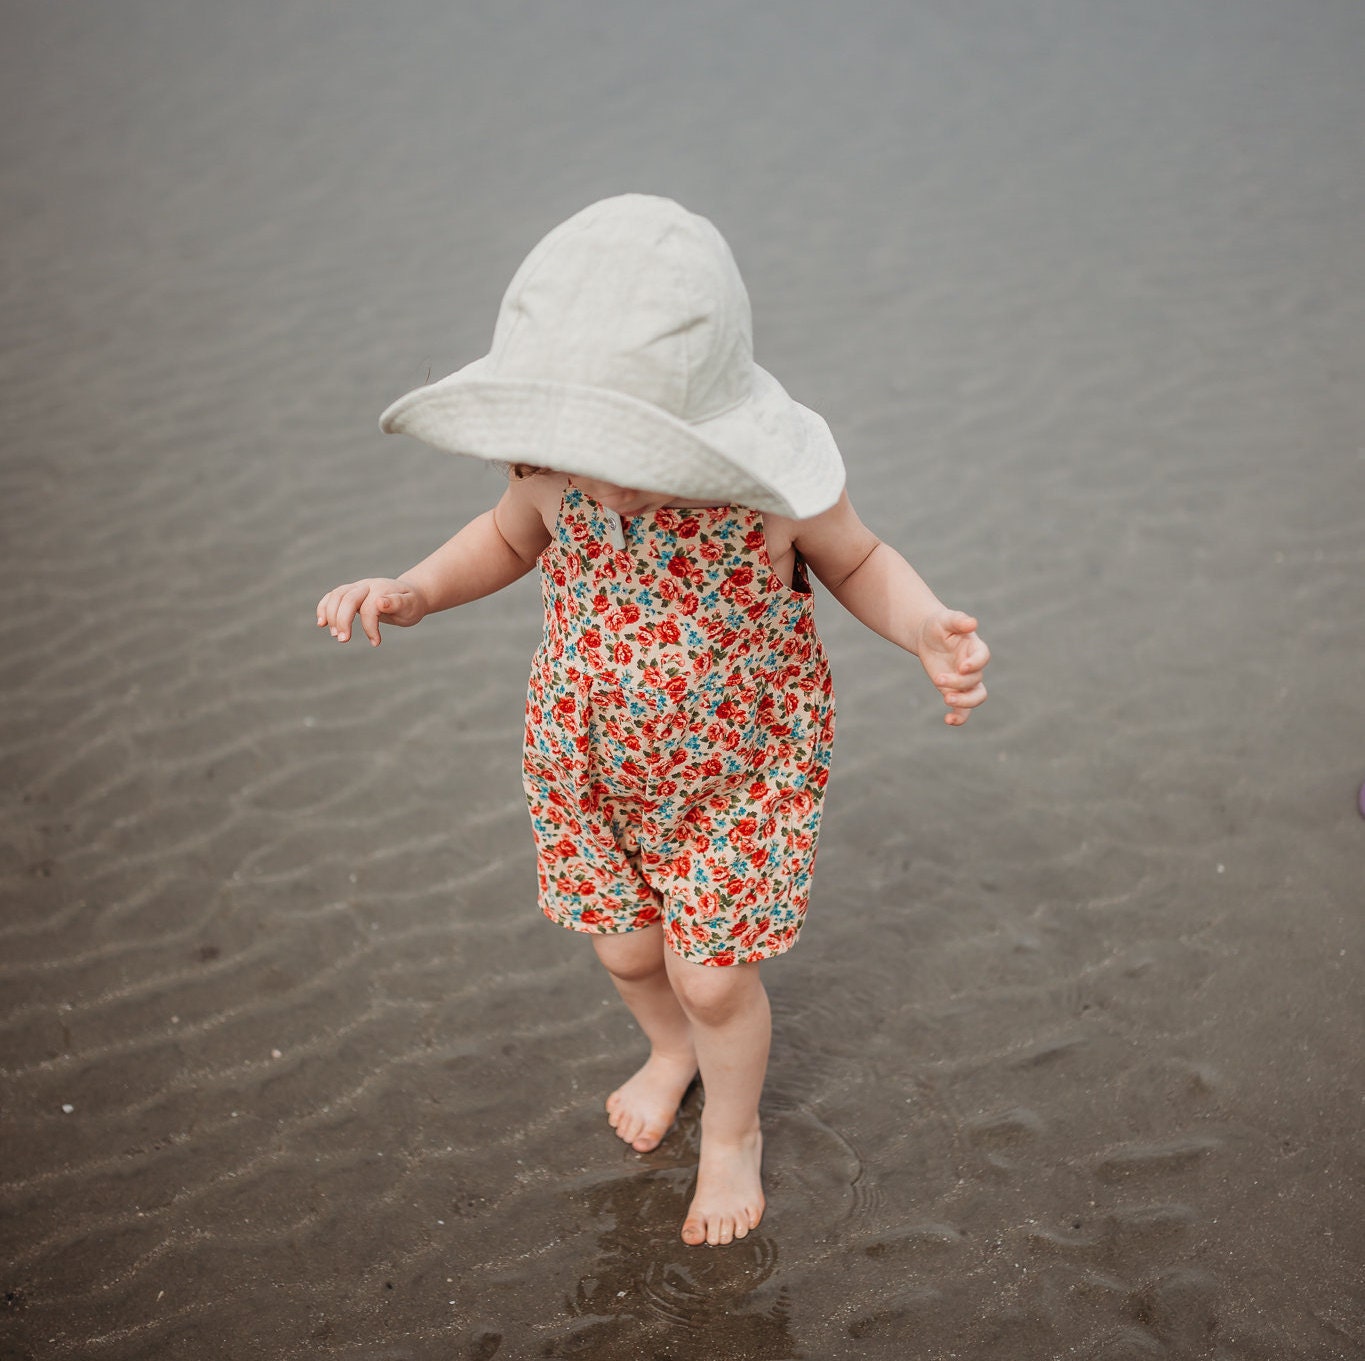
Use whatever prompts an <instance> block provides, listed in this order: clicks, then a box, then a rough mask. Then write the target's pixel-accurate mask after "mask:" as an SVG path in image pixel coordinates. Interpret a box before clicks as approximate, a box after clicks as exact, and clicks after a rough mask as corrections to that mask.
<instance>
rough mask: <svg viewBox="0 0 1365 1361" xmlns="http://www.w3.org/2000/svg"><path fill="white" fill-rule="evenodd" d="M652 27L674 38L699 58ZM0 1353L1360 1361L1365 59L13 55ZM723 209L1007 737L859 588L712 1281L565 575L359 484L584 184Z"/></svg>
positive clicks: (1022, 53)
mask: <svg viewBox="0 0 1365 1361" xmlns="http://www.w3.org/2000/svg"><path fill="white" fill-rule="evenodd" d="M656 11H657V12H656ZM6 30H7V42H6V43H5V44H4V45H3V50H2V51H0V90H3V91H4V93H3V96H0V98H3V101H4V116H3V118H0V158H2V159H0V174H2V175H3V193H2V194H0V205H3V206H2V207H0V214H3V221H4V234H5V250H4V266H3V268H4V279H5V283H4V317H5V326H4V342H5V348H4V352H3V357H2V358H0V409H3V412H4V432H3V441H4V443H3V461H2V467H0V476H2V477H3V483H2V486H3V497H0V516H2V517H3V520H2V521H0V523H2V524H3V554H4V563H5V573H4V580H5V582H6V584H7V586H8V591H7V597H8V599H7V608H6V609H5V610H4V612H3V616H0V642H2V643H3V646H2V647H0V675H3V685H4V695H5V704H4V708H3V717H0V725H2V726H0V761H2V762H3V769H4V772H5V778H4V803H3V813H2V814H0V857H2V858H0V891H2V892H3V916H2V917H0V1074H2V1077H3V1081H2V1084H0V1091H2V1092H3V1098H2V1099H3V1106H2V1107H0V1138H2V1140H3V1143H2V1144H0V1147H3V1154H4V1155H3V1187H2V1188H0V1215H2V1216H3V1218H2V1219H0V1233H2V1234H3V1235H4V1251H3V1255H2V1260H3V1262H4V1281H3V1285H4V1291H5V1301H4V1310H3V1312H0V1338H2V1339H3V1341H0V1356H3V1357H4V1358H6V1361H10V1359H11V1358H13V1359H15V1361H17V1358H30V1357H31V1358H47V1357H80V1358H83V1361H85V1359H89V1361H115V1359H116V1358H117V1359H120V1361H122V1359H124V1358H129V1359H131V1358H161V1357H167V1358H170V1357H176V1358H179V1357H196V1358H206V1359H211V1358H218V1357H224V1358H229V1357H230V1358H239V1357H247V1356H251V1357H269V1358H305V1357H306V1358H315V1357H324V1358H346V1361H352V1359H354V1361H360V1359H361V1358H364V1359H365V1361H379V1359H380V1358H384V1359H385V1361H400V1359H403V1361H427V1359H428V1358H431V1359H432V1361H435V1359H436V1358H441V1361H449V1359H451V1358H457V1359H463V1358H480V1359H482V1361H486V1359H487V1358H491V1357H498V1358H509V1359H510V1358H537V1357H553V1358H558V1357H589V1358H594V1361H618V1359H620V1361H627V1359H629V1361H639V1358H658V1359H659V1361H662V1359H663V1358H669V1359H670V1361H692V1359H693V1358H702V1357H723V1358H727V1361H728V1359H733V1361H742V1359H744V1358H751V1359H753V1361H758V1359H759V1358H762V1359H764V1361H785V1359H786V1358H807V1359H809V1361H827V1359H829V1358H888V1359H890V1358H895V1359H896V1361H900V1358H905V1357H921V1356H922V1357H935V1358H936V1357H957V1358H963V1359H966V1358H973V1359H975V1358H981V1359H982V1361H985V1359H986V1358H990V1359H991V1361H996V1359H997V1358H1004V1357H1007V1358H1010V1359H1011V1361H1029V1359H1030V1358H1035V1357H1037V1358H1043V1357H1083V1358H1097V1359H1102V1361H1119V1359H1120V1358H1146V1357H1211V1358H1218V1361H1272V1358H1285V1357H1296V1358H1297V1357H1309V1358H1347V1357H1360V1356H1365V1284H1362V1281H1363V1280H1365V1227H1362V1215H1363V1214H1365V1153H1363V1152H1362V1147H1363V1145H1362V1142H1361V1121H1362V1099H1363V1098H1365V1080H1363V1074H1362V1060H1361V1055H1362V1053H1365V1003H1362V1000H1361V999H1362V995H1363V994H1362V983H1363V982H1365V970H1363V969H1362V964H1363V963H1365V910H1363V909H1365V890H1363V889H1362V885H1365V821H1362V819H1361V817H1360V815H1359V813H1358V812H1357V810H1356V790H1357V787H1358V785H1359V783H1360V781H1361V780H1362V779H1365V705H1363V704H1362V673H1363V667H1362V663H1363V662H1365V656H1363V655H1362V653H1363V650H1365V649H1363V647H1362V639H1365V591H1362V578H1363V577H1365V386H1363V385H1362V383H1361V373H1362V371H1363V370H1365V288H1362V285H1365V236H1362V233H1361V222H1362V221H1363V220H1365V212H1363V211H1362V209H1365V203H1362V199H1365V174H1363V173H1362V172H1365V152H1362V142H1361V139H1360V129H1361V127H1362V126H1365V83H1362V81H1361V79H1360V62H1359V56H1360V53H1361V51H1362V44H1365V10H1362V9H1361V8H1360V7H1359V6H1358V5H1355V4H1353V3H1348V2H1347V0H1324V3H1322V4H1319V5H1315V6H1312V7H1309V8H1305V7H1303V6H1298V5H1293V4H1289V3H1287V0H1285V2H1283V3H1272V2H1271V0H1246V3H1240V4H1236V5H1234V4H1231V3H1211V4H1206V5H1200V6H1191V5H1188V4H1185V3H1181V2H1180V0H1152V3H1144V4H1142V5H1136V4H1133V5H1117V4H1113V5H1093V4H1084V3H1081V0H1052V2H1050V3H1044V4H1038V5H1033V6H1027V7H1025V6H1017V5H1012V4H1005V3H1003V0H982V3H975V4H967V5H959V6H952V7H939V6H929V5H924V6H913V7H912V6H904V7H892V6H881V5H873V4H870V3H862V0H857V2H856V3H853V4H850V5H842V6H838V7H834V6H825V5H819V4H815V3H807V0H800V3H792V4H789V5H785V6H781V7H777V6H764V5H751V6H744V7H736V6H730V5H723V4H720V3H711V2H710V0H705V2H703V3H699V4H695V5H689V6H685V7H669V8H668V9H667V10H666V12H665V7H662V6H648V7H647V6H641V5H638V4H627V3H625V2H624V0H607V2H605V3H598V4H593V5H584V6H569V5H519V6H511V5H494V4H492V3H480V4H476V5H462V6H445V5H436V4H431V3H426V4H414V5H411V6H407V5H404V6H399V7H398V8H397V9H391V10H385V11H384V12H383V14H382V15H381V12H380V10H379V9H378V8H376V7H373V6H369V7H364V6H360V5H358V4H352V3H340V4H324V3H322V0H297V2H289V0H287V2H286V3H283V4H272V5H266V4H263V3H251V4H246V5H242V4H233V5H224V6H216V7H209V6H193V7H185V6H177V5H172V4H170V3H169V0H166V2H165V3H146V2H145V0H129V3H126V4H121V5H118V6H103V5H97V4H94V3H91V2H90V0H78V2H77V3H71V4H64V5H61V6H51V5H49V6H39V5H36V4H32V5H19V6H11V7H10V10H9V12H8V16H7V21H6ZM625 189H644V190H649V191H655V192H665V193H669V194H671V195H673V196H675V197H677V198H679V199H681V200H682V201H683V202H684V203H686V204H688V205H689V206H690V207H693V208H695V209H697V210H698V211H701V212H704V213H706V214H708V215H709V216H711V217H712V218H713V219H714V220H715V221H716V222H717V223H718V225H719V226H720V227H721V229H722V230H723V231H724V232H725V233H726V235H727V236H728V237H729V239H730V241H731V242H732V244H733V246H734V249H735V253H736V255H737V257H738V259H739V262H740V265H741V268H742V269H743V270H744V272H745V275H746V278H747V280H748V283H749V286H750V291H751V293H752V295H753V300H754V306H755V315H756V318H757V350H758V357H759V359H760V361H761V362H763V363H764V364H765V365H766V366H767V367H769V368H771V369H772V370H773V371H774V372H776V373H777V374H779V375H780V376H781V377H782V379H783V381H784V382H785V383H786V385H787V386H788V388H789V389H790V390H791V391H792V392H793V393H794V394H795V395H796V396H797V397H798V398H799V399H800V400H802V401H804V402H806V403H807V404H809V405H811V406H813V407H815V408H816V409H818V410H820V411H821V412H822V413H824V414H825V415H826V416H827V417H828V419H829V421H830V424H831V426H832V427H833V429H834V430H835V432H836V435H837V436H838V437H839V439H840V442H841V445H842V447H843V450H844V452H845V456H846V459H847V462H848V464H849V468H850V488H851V491H852V494H853V496H854V498H855V501H856V502H857V503H858V504H859V505H860V507H861V508H862V510H863V513H864V516H865V518H867V519H868V520H869V522H870V523H872V524H873V525H874V527H875V528H876V529H877V530H878V531H879V532H880V533H881V534H882V535H883V536H884V537H885V538H887V539H889V540H891V541H892V542H894V543H896V544H897V545H898V546H900V547H901V548H902V549H904V551H905V552H906V553H907V555H908V556H909V557H910V558H911V560H912V561H914V562H915V563H916V565H917V566H918V567H919V568H920V569H921V571H923V572H924V574H925V575H926V576H927V577H928V578H929V580H930V581H931V582H933V583H934V584H935V585H936V587H937V588H938V589H939V591H940V593H941V594H942V595H944V596H945V598H947V599H948V600H949V601H950V602H952V603H955V604H961V605H963V606H965V607H968V608H970V609H972V610H974V611H976V612H978V613H979V615H980V617H981V619H982V621H983V622H982V629H983V633H984V634H985V636H986V637H987V638H988V639H989V641H990V642H991V644H992V646H993V648H994V650H995V656H996V660H995V662H994V664H993V673H994V674H993V677H992V698H991V701H990V703H989V704H988V706H987V707H986V709H985V710H983V711H982V712H981V713H980V714H979V715H977V716H976V717H974V718H973V719H972V721H971V723H970V724H969V725H968V726H967V727H966V728H965V729H964V730H962V731H958V732H954V731H951V730H949V729H947V728H945V727H944V726H943V725H942V724H941V722H940V719H939V712H938V707H937V706H938V701H937V697H936V696H935V695H934V694H933V692H932V691H931V690H930V689H929V687H928V686H927V684H926V683H925V682H923V680H922V679H921V678H920V677H919V676H917V675H916V670H917V668H916V664H915V663H914V662H913V660H912V659H910V658H906V657H903V656H902V654H899V653H897V652H895V651H894V649H892V648H891V647H890V646H889V645H888V644H886V643H884V642H882V641H881V640H880V639H878V638H876V637H874V636H873V635H871V634H869V633H867V632H866V631H865V630H863V629H862V628H861V626H860V625H858V624H857V623H856V622H855V621H853V620H852V619H850V618H848V617H847V616H844V615H842V614H841V612H840V610H839V607H838V605H837V604H836V603H835V602H834V601H832V600H831V599H830V598H829V597H828V596H825V597H823V598H822V599H821V600H820V601H819V615H820V619H821V628H822V632H823V634H824V637H825V640H826V644H827V646H828V648H829V651H830V653H831V656H832V659H833V663H834V668H835V680H836V686H837V689H838V695H839V739H838V749H837V752H836V757H835V770H834V776H833V780H832V783H831V789H830V796H829V804H828V814H827V819H826V823H825V828H824V832H823V837H822V841H821V848H820V859H819V866H818V872H817V880H816V889H815V893H814V896H813V902H812V910H811V916H810V919H809V922H808V925H807V927H806V930H805V932H804V934H803V937H802V940H801V942H800V944H799V945H798V947H797V948H796V950H794V951H793V952H792V954H791V955H790V956H788V957H787V958H785V959H783V960H782V961H780V962H777V963H775V964H774V965H772V966H771V968H770V970H769V971H768V972H767V978H768V983H769V989H770V992H771V995H772V999H773V1006H774V1011H775V1015H776V1021H777V1036H776V1042H775V1048H774V1052H773V1058H772V1066H771V1073H770V1079H769V1085H768V1088H767V1090H766V1096H765V1111H766V1121H767V1128H768V1146H767V1147H768V1153H767V1175H768V1184H769V1190H770V1196H771V1203H770V1207H769V1210H768V1214H767V1217H766V1218H765V1219H764V1221H763V1224H762V1225H761V1227H760V1229H759V1230H758V1232H757V1233H755V1234H754V1235H752V1236H751V1237H750V1238H749V1239H747V1240H746V1241H745V1242H744V1243H743V1244H741V1245H738V1246H735V1247H732V1248H730V1249H726V1250H715V1251H708V1250H694V1249H687V1248H685V1247H684V1246H683V1245H682V1244H681V1242H680V1241H679V1240H678V1238H677V1230H678V1226H679V1223H680V1220H681V1216H682V1213H683V1210H684V1208H685V1205H686V1201H687V1196H688V1185H689V1178H690V1172H691V1167H692V1164H693V1160H694V1158H695V1152H696V1143H697V1132H698V1131H697V1114H698V1112H697V1104H696V1101H695V1099H694V1100H693V1101H692V1102H691V1103H690V1104H689V1105H688V1107H687V1108H686V1110H685V1111H684V1115H683V1119H682V1121H681V1123H680V1126H679V1128H678V1129H677V1130H676V1132H675V1133H674V1134H673V1135H672V1136H671V1137H670V1138H669V1140H668V1141H667V1142H666V1143H665V1145H664V1146H663V1147H662V1148H661V1149H660V1150H658V1151H657V1152H656V1153H653V1154H649V1155H643V1156H641V1155H636V1154H634V1153H631V1152H630V1151H628V1150H626V1149H624V1148H623V1147H622V1146H621V1145H620V1144H619V1142H618V1141H617V1140H616V1139H615V1138H614V1136H613V1135H612V1134H611V1132H610V1130H609V1129H608V1128H607V1125H606V1122H605V1119H604V1117H603V1115H602V1113H601V1110H600V1106H601V1101H602V1099H603V1097H604V1096H605V1094H606V1092H607V1091H608V1090H610V1089H611V1088H612V1087H613V1086H614V1085H615V1084H616V1083H617V1081H619V1079H620V1077H621V1076H622V1075H623V1074H624V1073H626V1072H628V1071H629V1070H630V1069H631V1067H633V1065H634V1063H635V1062H636V1061H637V1057H638V1053H639V1048H638V1041H637V1038H636V1036H635V1034H634V1033H633V1030H632V1026H631V1024H630V1022H629V1020H628V1018H627V1017H626V1014H625V1013H624V1011H623V1010H622V1009H621V1008H620V1006H619V1004H618V1003H617V1002H616V1001H615V1000H614V997H613V996H612V994H611V990H610V988H609V986H608V984H607V982H606V980H605V976H604V975H602V974H601V973H600V971H599V970H598V968H597V966H596V965H595V963H594V962H593V960H592V958H591V957H590V951H588V950H587V949H586V947H585V945H584V943H583V942H582V941H581V940H578V939H577V938H574V937H571V936H570V935H569V934H568V933H565V932H561V931H558V930H556V929H555V928H554V927H552V926H550V925H549V924H548V923H545V922H544V921H543V920H542V919H541V918H540V916H539V915H538V913H537V911H536V908H535V905H534V871H533V861H532V854H531V841H530V832H529V826H528V820H527V816H526V810H525V807H524V804H523V801H522V795H521V790H520V783H519V770H518V752H519V742H520V728H521V722H522V700H523V695H524V686H525V677H526V667H527V662H528V659H529V656H530V653H531V651H532V649H533V647H534V644H535V640H536V637H537V635H538V631H539V619H538V604H537V595H536V586H535V582H534V581H533V580H532V579H527V580H526V581H524V582H522V583H520V584H518V586H516V587H514V588H513V589H511V590H509V591H508V592H507V593H506V594H505V595H503V596H500V597H498V598H496V599H494V600H491V601H485V602H481V603H479V604H476V605H473V606H470V607H468V608H467V609H465V610H463V611H460V612H458V613H457V614H455V615H451V616H447V617H444V618H441V619H439V620H435V621H432V622H430V623H428V624H426V625H424V626H423V627H422V628H421V629H419V630H417V631H415V632H413V633H410V634H391V635H390V636H389V637H388V638H387V640H386V642H385V645H384V646H383V647H382V648H380V649H379V650H378V651H373V650H370V649H361V648H359V647H356V646H351V647H348V648H340V647H335V646H332V645H330V644H329V643H328V642H327V640H326V639H325V638H323V637H321V636H319V635H318V634H317V632H316V630H315V628H314V626H313V623H312V606H313V604H314V602H315V601H316V599H317V597H318V595H319V594H320V593H321V592H322V590H324V589H325V588H326V587H328V586H330V585H331V584H333V583H334V582H336V581H338V580H344V579H347V578H349V577H352V576H356V575H361V574H364V573H367V572H377V571H397V570H400V569H401V568H403V567H405V566H407V565H409V564H410V563H411V562H412V561H414V560H415V559H416V558H418V557H419V556H421V555H422V554H424V553H425V552H426V551H428V549H429V548H430V547H431V546H433V545H434V544H436V543H438V542H440V541H441V540H442V539H443V538H444V537H445V536H446V535H447V534H448V533H450V532H451V531H452V530H453V529H454V528H455V527H457V526H458V525H459V524H461V523H463V522H464V521H465V520H466V519H467V518H469V517H470V516H472V515H473V514H475V513H477V512H478V511H479V510H481V509H483V508H484V507H485V506H486V505H487V504H488V503H489V502H490V499H491V498H492V497H494V496H495V495H496V491H497V483H496V479H495V476H494V475H493V474H492V473H490V472H488V471H487V470H484V469H481V468H479V467H477V466H475V465H473V464H471V463H466V462H462V461H459V460H455V459H450V458H445V457H442V456H440V455H437V454H436V453H434V452H433V451H430V450H427V449H426V448H424V447H423V446H420V445H418V444H416V443H413V442H405V441H401V440H397V439H386V438H385V437H383V436H381V435H379V434H378V432H377V430H376V426H375V421H376V418H377V414H378V412H379V411H380V410H381V409H382V408H383V407H384V406H385V405H386V404H387V403H388V402H389V401H390V400H391V399H392V398H393V397H395V396H396V395H398V394H399V393H401V392H403V391H405V390H406V389H408V388H409V387H411V386H413V385H414V384H416V383H417V382H420V381H421V380H422V379H423V378H424V376H425V375H426V373H427V372H428V370H430V372H432V373H433V374H440V373H443V372H446V371H447V370H449V369H451V368H453V367H455V366H456V365H457V364H459V363H461V362H464V361H465V360H467V359H469V358H472V357H474V356H475V355H477V354H479V353H481V352H482V351H483V349H484V348H485V347H486V344H487V341H488V338H489V335H490V332H491V327H492V321H493V316H494V314H495V311H496V307H497V301H498V298H499V296H500V293H501V290H502V288H503V286H504V285H505V283H506V280H507V279H508V278H509V277H510V275H511V272H512V269H513V268H514V267H515V265H516V263H517V262H518V261H519V260H520V258H521V256H522V255H523V254H524V253H525V251H526V250H527V249H528V248H529V246H530V244H531V243H532V242H533V241H534V240H535V239H536V238H537V237H538V236H539V235H540V234H541V233H542V232H543V231H545V230H546V229H547V228H548V227H549V226H550V225H552V224H553V223H555V222H556V221H558V220H560V219H561V218H563V217H564V216H566V215H567V214H568V213H570V212H572V211H573V210H575V209H576V208H578V207H580V206H582V205H583V204H585V203H587V202H589V201H591V200H592V199H594V198H597V197H600V196H602V195H603V194H607V193H613V192H619V191H622V190H625Z"/></svg>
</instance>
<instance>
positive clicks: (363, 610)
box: [356, 595, 379, 647]
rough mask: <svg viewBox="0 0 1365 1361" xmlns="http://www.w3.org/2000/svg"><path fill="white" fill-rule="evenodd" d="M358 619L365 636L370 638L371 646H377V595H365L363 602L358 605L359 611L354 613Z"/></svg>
mask: <svg viewBox="0 0 1365 1361" xmlns="http://www.w3.org/2000/svg"><path fill="white" fill-rule="evenodd" d="M356 618H357V619H359V620H360V627H361V629H362V630H363V632H364V634H365V636H366V637H367V638H368V639H369V640H370V646H371V647H378V646H379V597H378V596H374V595H371V596H367V597H366V599H365V603H364V604H363V605H361V607H360V613H359V614H357V615H356Z"/></svg>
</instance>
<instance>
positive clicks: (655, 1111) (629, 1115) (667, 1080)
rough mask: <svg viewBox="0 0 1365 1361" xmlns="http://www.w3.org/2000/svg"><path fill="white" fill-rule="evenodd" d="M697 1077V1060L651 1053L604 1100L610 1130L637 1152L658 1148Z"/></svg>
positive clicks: (646, 1151)
mask: <svg viewBox="0 0 1365 1361" xmlns="http://www.w3.org/2000/svg"><path fill="white" fill-rule="evenodd" d="M696 1075H697V1061H696V1059H683V1060H679V1059H670V1058H665V1057H663V1056H662V1055H658V1054H651V1055H650V1056H649V1058H648V1059H647V1060H646V1061H645V1065H644V1067H643V1068H641V1069H640V1071H639V1072H638V1073H636V1074H635V1075H634V1076H633V1077H631V1078H629V1079H628V1080H627V1081H625V1082H623V1083H622V1084H621V1085H620V1086H619V1087H618V1088H617V1089H616V1090H615V1091H614V1092H613V1093H612V1094H611V1095H610V1096H609V1097H607V1119H608V1120H609V1121H610V1122H611V1127H612V1129H614V1130H615V1131H616V1133H617V1135H618V1137H620V1138H622V1139H624V1140H625V1141H626V1143H628V1144H629V1145H630V1146H631V1148H633V1149H634V1150H635V1151H636V1152H637V1153H648V1152H649V1150H650V1149H652V1148H658V1146H659V1143H660V1141H661V1140H662V1139H663V1137H664V1135H665V1134H667V1133H668V1131H669V1128H670V1127H671V1126H672V1124H673V1121H674V1120H675V1119H676V1118H677V1115H678V1104H679V1102H681V1101H682V1099H683V1093H684V1092H685V1091H687V1089H688V1087H689V1086H691V1084H692V1079H693V1078H694V1077H696Z"/></svg>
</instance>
